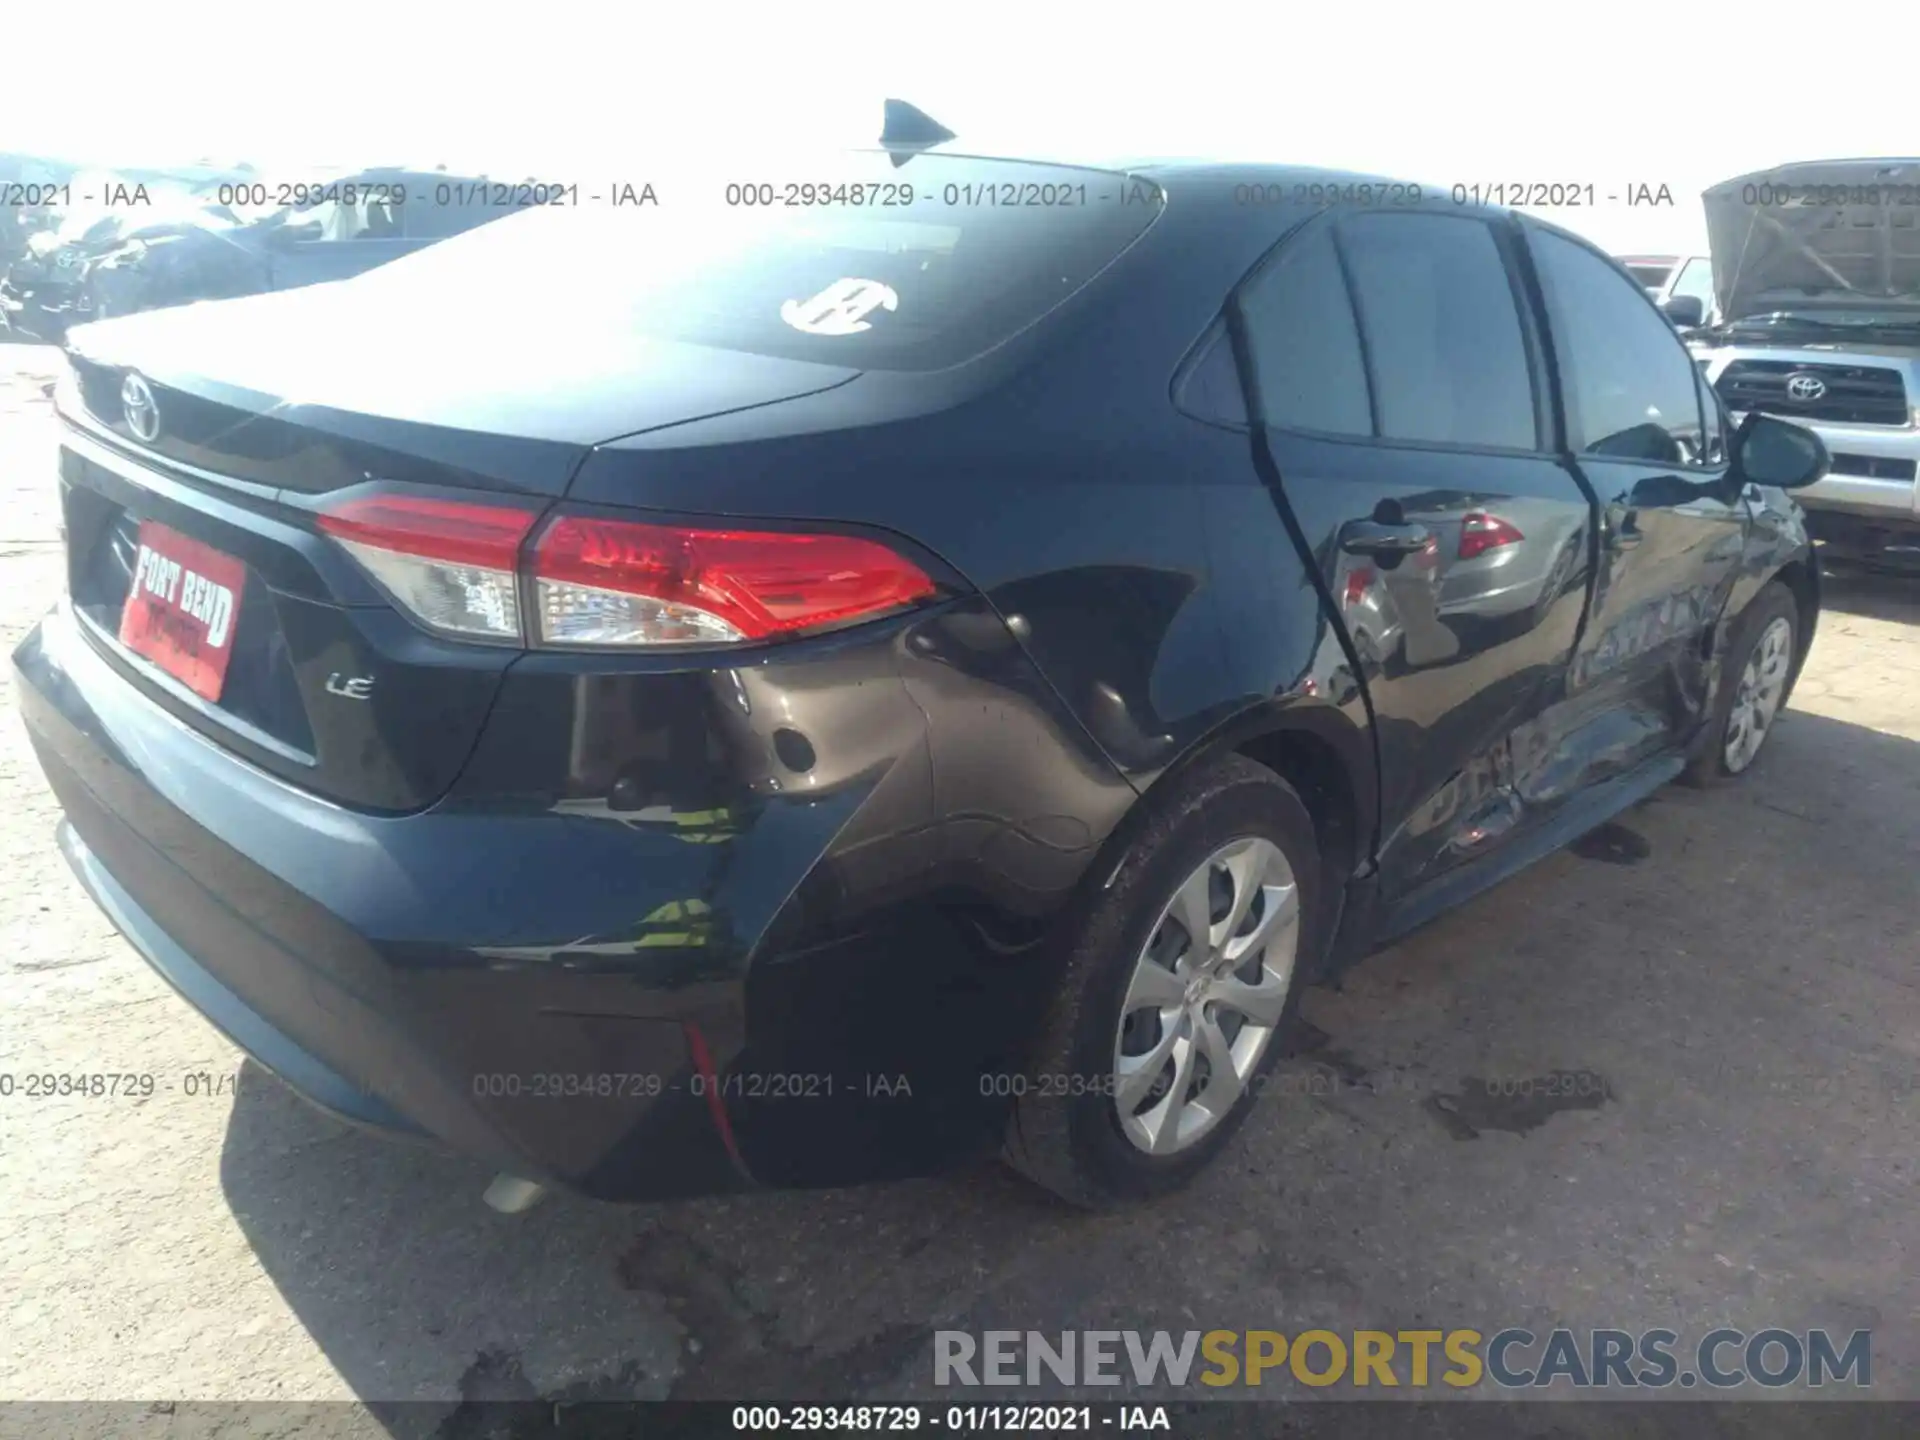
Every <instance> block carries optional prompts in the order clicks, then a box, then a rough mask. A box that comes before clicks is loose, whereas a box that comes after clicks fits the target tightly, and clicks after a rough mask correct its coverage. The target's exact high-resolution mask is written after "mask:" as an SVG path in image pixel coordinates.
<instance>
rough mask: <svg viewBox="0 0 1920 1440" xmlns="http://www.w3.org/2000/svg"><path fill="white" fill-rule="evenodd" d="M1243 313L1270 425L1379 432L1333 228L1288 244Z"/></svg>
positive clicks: (1254, 286) (1248, 294) (1252, 287)
mask: <svg viewBox="0 0 1920 1440" xmlns="http://www.w3.org/2000/svg"><path fill="white" fill-rule="evenodd" d="M1240 310H1241V314H1242V316H1243V317H1244V318H1245V321H1246V326H1247V338H1248V341H1249V346H1250V348H1251V350H1252V352H1253V368H1254V375H1253V381H1254V390H1255V392H1256V393H1257V394H1258V395H1259V397H1260V407H1261V411H1262V413H1263V415H1264V418H1265V419H1266V422H1267V423H1268V424H1269V425H1277V426H1283V427H1286V428H1289V429H1295V430H1318V431H1322V432H1324V433H1328V434H1333V435H1368V436H1370V435H1372V434H1373V418H1372V414H1371V412H1370V410H1369V408H1368V403H1367V375H1366V370H1365V367H1364V366H1363V365H1362V364H1361V360H1360V336H1359V332H1358V331H1357V330H1356V329H1355V328H1354V321H1353V306H1352V304H1351V303H1350V302H1349V301H1348V299H1347V282H1346V278H1345V276H1343V275H1342V274H1341V271H1340V259H1339V256H1338V255H1337V254H1336V253H1335V251H1334V248H1333V232H1332V230H1331V229H1330V228H1329V227H1328V226H1326V225H1321V226H1318V227H1317V228H1315V229H1313V230H1311V231H1309V232H1308V233H1307V234H1306V235H1303V236H1298V237H1296V238H1295V239H1293V240H1291V241H1289V242H1287V244H1286V245H1284V246H1283V247H1282V248H1281V250H1280V252H1279V253H1278V254H1277V255H1276V256H1275V257H1274V258H1273V260H1272V262H1271V263H1270V264H1268V266H1267V267H1266V268H1265V269H1264V270H1262V271H1261V272H1260V273H1259V274H1258V275H1257V276H1255V277H1254V279H1253V280H1252V281H1251V282H1250V283H1249V284H1248V286H1247V288H1246V289H1245V290H1244V291H1243V292H1242V293H1241V296H1240Z"/></svg>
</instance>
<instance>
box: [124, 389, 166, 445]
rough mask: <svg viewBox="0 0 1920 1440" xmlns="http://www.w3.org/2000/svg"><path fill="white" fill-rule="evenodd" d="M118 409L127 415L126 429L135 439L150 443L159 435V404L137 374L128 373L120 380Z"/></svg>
mask: <svg viewBox="0 0 1920 1440" xmlns="http://www.w3.org/2000/svg"><path fill="white" fill-rule="evenodd" d="M120 410H121V413H122V414H124V415H125V416H126V417H127V429H129V430H131V431H132V432H133V435H134V438H135V439H136V440H145V441H147V442H148V443H152V441H153V440H154V439H155V438H157V437H158V436H159V434H160V406H159V404H158V403H157V402H156V401H155V400H154V398H153V391H152V389H150V388H149V387H148V385H147V382H146V381H145V380H142V379H141V378H140V377H139V376H138V375H129V376H127V378H126V379H125V380H123V381H121V382H120Z"/></svg>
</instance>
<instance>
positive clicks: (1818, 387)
mask: <svg viewBox="0 0 1920 1440" xmlns="http://www.w3.org/2000/svg"><path fill="white" fill-rule="evenodd" d="M1826 393H1827V382H1826V381H1824V380H1822V379H1821V378H1820V377H1819V376H1818V375H1808V374H1806V373H1804V372H1802V373H1801V374H1799V375H1789V376H1788V377H1787V398H1788V399H1789V400H1798V401H1799V402H1800V403H1801V404H1803V405H1806V404H1811V403H1812V402H1813V401H1815V400H1818V399H1819V398H1820V397H1821V396H1822V395H1824V394H1826Z"/></svg>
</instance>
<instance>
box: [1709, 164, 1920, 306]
mask: <svg viewBox="0 0 1920 1440" xmlns="http://www.w3.org/2000/svg"><path fill="white" fill-rule="evenodd" d="M1701 199H1702V201H1703V202H1704V203H1705V206H1706V212H1707V238H1708V243H1709V245H1710V246H1711V248H1712V251H1713V284H1714V292H1715V296H1716V298H1717V299H1718V301H1719V304H1720V313H1721V315H1722V316H1723V317H1724V318H1725V319H1727V320H1741V319H1745V318H1747V317H1749V316H1753V315H1764V314H1770V313H1773V312H1775V311H1781V310H1796V311H1802V312H1817V311H1822V310H1827V311H1841V310H1845V311H1856V312H1859V311H1865V312H1874V313H1880V314H1886V315H1889V316H1894V317H1899V318H1901V319H1913V318H1920V160H1814V161H1809V162H1806V163H1804V164H1797V165H1782V166H1778V167H1776V168H1775V169H1772V170H1762V171H1756V172H1755V173H1754V174H1751V175H1741V176H1738V177H1736V178H1734V179H1732V180H1726V181H1723V182H1721V183H1720V184H1718V185H1715V186H1713V187H1712V188H1711V189H1709V190H1707V191H1706V193H1705V194H1704V195H1703V196H1702V197H1701Z"/></svg>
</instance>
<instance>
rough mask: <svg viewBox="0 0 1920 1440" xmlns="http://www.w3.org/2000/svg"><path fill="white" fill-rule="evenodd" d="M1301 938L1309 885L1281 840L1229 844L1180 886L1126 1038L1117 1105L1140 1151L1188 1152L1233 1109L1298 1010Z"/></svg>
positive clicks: (1128, 1013)
mask: <svg viewBox="0 0 1920 1440" xmlns="http://www.w3.org/2000/svg"><path fill="white" fill-rule="evenodd" d="M1299 940H1300V890H1299V886H1298V884H1297V883H1296V882H1295V879H1294V874H1293V867H1292V866H1291V865H1289V864H1288V863H1287V857H1286V855H1285V854H1284V853H1282V851H1281V849H1280V847H1279V846H1278V845H1275V844H1274V843H1273V842H1272V841H1271V840H1267V839H1264V838H1261V837H1258V836H1253V837H1248V838H1245V839H1240V840H1235V841H1232V842H1230V843H1229V844H1226V845H1223V846H1221V847H1220V849H1218V850H1216V851H1215V852H1214V853H1213V854H1212V855H1211V856H1209V857H1208V858H1207V860H1206V862H1205V863H1204V864H1202V865H1200V866H1199V867H1198V868H1197V869H1195V870H1194V871H1193V872H1192V873H1191V874H1190V875H1188V876H1187V878H1186V879H1185V880H1183V881H1182V882H1181V883H1180V885H1179V887H1178V888H1177V889H1176V890H1175V891H1174V892H1173V896H1172V898H1171V899H1169V900H1168V901H1167V903H1166V905H1165V906H1164V907H1163V908H1162V909H1161V912H1160V916H1159V918H1158V919H1157V920H1156V921H1155V922H1154V926H1153V930H1152V932H1151V933H1150V934H1149V936H1148V938H1147V943H1146V945H1145V947H1144V948H1142V950H1141V951H1140V954H1139V956H1138V957H1137V959H1136V960H1135V962H1134V968H1133V975H1132V978H1131V980H1130V981H1129V983H1128V986H1127V996H1126V1000H1125V1001H1124V1002H1123V1004H1122V1005H1121V1009H1120V1026H1119V1033H1118V1034H1117V1035H1116V1036H1115V1038H1114V1059H1113V1102H1114V1109H1115V1111H1116V1112H1117V1114H1118V1117H1119V1120H1120V1128H1121V1131H1122V1132H1123V1133H1124V1134H1125V1135H1126V1137H1127V1139H1128V1140H1130V1141H1131V1142H1132V1143H1133V1144H1134V1145H1135V1146H1136V1147H1137V1148H1138V1149H1140V1150H1144V1151H1145V1152H1146V1153H1148V1154H1149V1155H1172V1154H1175V1153H1177V1152H1179V1151H1182V1150H1185V1149H1187V1148H1188V1147H1189V1146H1191V1145H1193V1144H1195V1143H1197V1142H1198V1141H1199V1140H1200V1139H1201V1138H1202V1137H1204V1136H1205V1135H1206V1134H1207V1133H1208V1132H1209V1131H1211V1130H1212V1129H1213V1128H1214V1127H1215V1126H1216V1125H1218V1124H1219V1123H1220V1122H1221V1121H1222V1120H1223V1119H1225V1118H1226V1116H1227V1114H1228V1112H1229V1111H1231V1110H1232V1109H1233V1105H1234V1102H1235V1101H1236V1100H1238V1099H1239V1098H1240V1096H1241V1095H1242V1094H1243V1093H1245V1091H1246V1088H1247V1085H1248V1084H1249V1082H1250V1081H1251V1079H1252V1077H1253V1075H1254V1074H1255V1073H1256V1071H1257V1070H1258V1068H1259V1065H1260V1060H1261V1057H1262V1056H1263V1055H1265V1053H1266V1050H1267V1046H1268V1045H1269V1044H1270V1043H1271V1042H1272V1040H1273V1035H1274V1031H1275V1030H1276V1029H1277V1028H1278V1026H1279V1024H1280V1018H1281V1015H1282V1014H1283V1013H1284V1012H1285V1010H1286V1005H1287V994H1288V992H1289V991H1290V990H1291V989H1292V986H1293V970H1294V960H1295V958H1296V956H1297V954H1298V952H1299Z"/></svg>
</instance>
